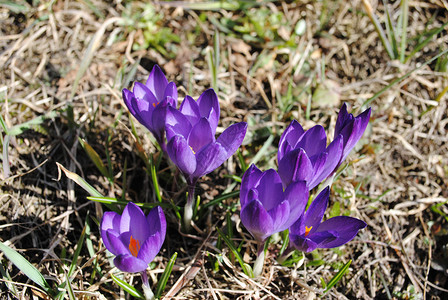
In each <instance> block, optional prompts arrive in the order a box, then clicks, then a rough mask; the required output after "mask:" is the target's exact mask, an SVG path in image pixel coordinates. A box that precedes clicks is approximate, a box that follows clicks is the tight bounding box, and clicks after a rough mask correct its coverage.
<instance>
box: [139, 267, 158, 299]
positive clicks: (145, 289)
mask: <svg viewBox="0 0 448 300" xmlns="http://www.w3.org/2000/svg"><path fill="white" fill-rule="evenodd" d="M140 274H141V275H142V281H143V293H144V294H145V299H146V300H154V299H155V297H154V293H153V292H152V290H151V287H150V286H149V281H148V275H147V274H146V270H145V271H142V272H141V273H140Z"/></svg>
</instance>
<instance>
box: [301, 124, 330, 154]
mask: <svg viewBox="0 0 448 300" xmlns="http://www.w3.org/2000/svg"><path fill="white" fill-rule="evenodd" d="M326 146H327V135H326V134H325V129H324V128H323V127H322V126H320V125H316V126H314V127H312V128H310V129H309V130H307V131H306V132H305V133H304V134H303V135H302V136H301V138H300V140H299V142H298V143H297V144H296V145H295V146H294V149H298V148H303V149H304V150H305V152H306V154H307V155H308V157H312V156H314V155H316V154H319V153H321V152H323V151H325V147H326Z"/></svg>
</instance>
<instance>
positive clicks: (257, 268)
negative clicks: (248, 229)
mask: <svg viewBox="0 0 448 300" xmlns="http://www.w3.org/2000/svg"><path fill="white" fill-rule="evenodd" d="M265 244H266V242H259V243H258V249H257V259H256V260H255V263H254V269H253V270H254V277H255V278H256V277H258V276H260V275H261V272H262V271H263V266H264V259H265V257H266V252H265V251H264V247H265Z"/></svg>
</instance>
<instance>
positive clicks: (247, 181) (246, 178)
mask: <svg viewBox="0 0 448 300" xmlns="http://www.w3.org/2000/svg"><path fill="white" fill-rule="evenodd" d="M262 175H263V172H261V171H260V169H258V168H257V167H256V166H255V165H254V164H251V165H250V167H249V168H248V169H247V170H246V172H244V175H243V178H242V179H241V188H240V202H241V206H244V205H246V202H247V201H246V199H247V195H248V193H249V191H250V190H251V189H252V188H253V187H256V186H257V185H258V182H259V180H260V178H261V176H262Z"/></svg>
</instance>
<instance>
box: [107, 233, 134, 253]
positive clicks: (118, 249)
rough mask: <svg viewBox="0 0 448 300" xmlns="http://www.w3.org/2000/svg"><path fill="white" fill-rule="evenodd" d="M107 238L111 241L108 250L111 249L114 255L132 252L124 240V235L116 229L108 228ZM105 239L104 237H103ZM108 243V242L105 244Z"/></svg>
mask: <svg viewBox="0 0 448 300" xmlns="http://www.w3.org/2000/svg"><path fill="white" fill-rule="evenodd" d="M105 236H106V238H107V240H108V241H109V247H107V246H106V248H107V250H109V251H110V252H111V253H112V254H114V255H120V254H131V251H129V244H127V245H125V243H124V242H123V240H122V237H121V236H120V235H119V234H118V233H117V232H115V231H112V230H107V231H106V235H105ZM103 241H104V239H103ZM104 245H106V244H104Z"/></svg>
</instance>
